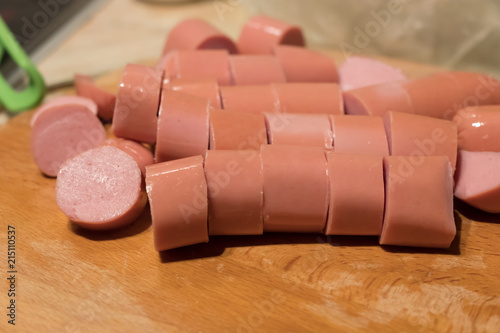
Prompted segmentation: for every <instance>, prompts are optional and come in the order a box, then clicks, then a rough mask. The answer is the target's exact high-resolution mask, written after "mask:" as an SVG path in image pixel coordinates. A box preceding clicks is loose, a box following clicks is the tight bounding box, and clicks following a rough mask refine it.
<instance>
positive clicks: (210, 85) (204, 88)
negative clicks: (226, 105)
mask: <svg viewBox="0 0 500 333" xmlns="http://www.w3.org/2000/svg"><path fill="white" fill-rule="evenodd" d="M163 82H164V83H163V89H170V90H172V91H178V92H182V93H185V94H191V95H195V96H198V97H203V98H208V99H209V100H210V105H211V106H213V107H216V108H221V107H222V104H221V100H220V92H219V84H218V83H217V80H216V79H203V80H188V79H172V80H164V81H163Z"/></svg>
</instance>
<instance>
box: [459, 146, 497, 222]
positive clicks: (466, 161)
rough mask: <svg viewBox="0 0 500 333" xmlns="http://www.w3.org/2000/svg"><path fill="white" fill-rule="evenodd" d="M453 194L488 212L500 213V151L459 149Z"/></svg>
mask: <svg viewBox="0 0 500 333" xmlns="http://www.w3.org/2000/svg"><path fill="white" fill-rule="evenodd" d="M458 155H459V158H458V166H457V172H456V173H455V180H456V186H455V196H456V197H457V198H459V199H460V200H462V201H465V202H466V203H468V204H469V205H471V206H473V207H476V208H478V209H481V210H484V211H485V212H488V213H500V177H499V173H498V170H499V168H500V153H498V152H486V151H465V150H460V151H459V154H458Z"/></svg>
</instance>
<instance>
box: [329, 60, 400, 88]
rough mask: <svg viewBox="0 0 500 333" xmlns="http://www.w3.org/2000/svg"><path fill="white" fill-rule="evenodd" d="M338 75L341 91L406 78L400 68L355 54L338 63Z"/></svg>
mask: <svg viewBox="0 0 500 333" xmlns="http://www.w3.org/2000/svg"><path fill="white" fill-rule="evenodd" d="M339 75H340V87H341V88H342V90H343V91H347V90H352V89H358V88H363V87H368V86H372V85H375V84H382V83H387V82H394V81H404V80H406V79H407V77H406V76H405V75H404V74H403V73H402V72H401V70H400V69H397V68H394V67H392V66H390V65H388V64H386V63H384V62H382V61H378V60H375V59H371V58H365V57H357V56H353V57H349V58H347V60H346V61H345V62H344V63H343V64H342V65H340V67H339Z"/></svg>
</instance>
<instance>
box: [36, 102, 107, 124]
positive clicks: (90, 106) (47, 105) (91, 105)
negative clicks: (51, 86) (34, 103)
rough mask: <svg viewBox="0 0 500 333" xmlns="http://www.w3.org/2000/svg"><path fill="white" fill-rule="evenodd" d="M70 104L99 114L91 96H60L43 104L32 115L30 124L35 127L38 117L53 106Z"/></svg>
mask: <svg viewBox="0 0 500 333" xmlns="http://www.w3.org/2000/svg"><path fill="white" fill-rule="evenodd" d="M69 105H81V106H83V107H86V108H87V109H88V110H89V111H90V112H92V113H93V114H95V115H97V104H96V103H95V102H94V101H93V100H91V99H90V98H86V97H81V96H59V97H56V98H54V99H51V100H50V101H48V102H46V103H44V104H42V105H41V106H40V107H38V109H36V111H35V112H34V113H33V116H31V120H30V126H31V127H33V125H34V124H35V122H36V120H37V119H38V117H39V116H40V115H41V114H42V113H44V112H45V111H46V110H48V109H51V108H58V107H62V108H65V107H67V106H69Z"/></svg>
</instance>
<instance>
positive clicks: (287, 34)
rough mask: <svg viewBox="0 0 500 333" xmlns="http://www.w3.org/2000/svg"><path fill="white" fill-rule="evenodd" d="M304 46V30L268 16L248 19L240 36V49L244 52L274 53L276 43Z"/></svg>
mask: <svg viewBox="0 0 500 333" xmlns="http://www.w3.org/2000/svg"><path fill="white" fill-rule="evenodd" d="M280 44H285V45H296V46H304V45H305V41H304V36H303V35H302V30H301V29H300V27H298V26H296V25H291V24H289V23H286V22H284V21H281V20H277V19H274V18H271V17H268V16H263V15H259V16H254V17H252V18H251V19H250V20H248V21H247V23H246V24H245V26H244V27H243V30H242V31H241V34H240V38H239V39H238V50H239V51H240V52H241V53H244V54H272V52H273V47H274V46H275V45H280Z"/></svg>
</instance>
